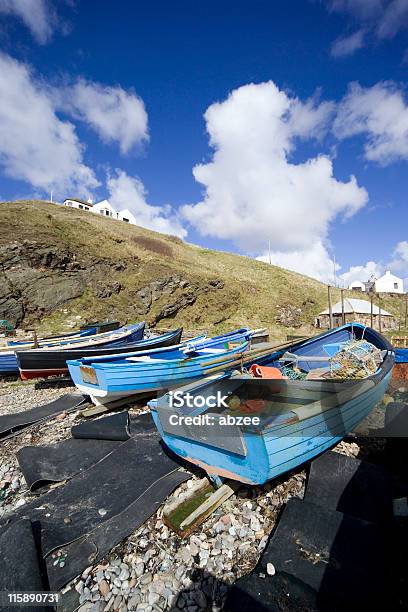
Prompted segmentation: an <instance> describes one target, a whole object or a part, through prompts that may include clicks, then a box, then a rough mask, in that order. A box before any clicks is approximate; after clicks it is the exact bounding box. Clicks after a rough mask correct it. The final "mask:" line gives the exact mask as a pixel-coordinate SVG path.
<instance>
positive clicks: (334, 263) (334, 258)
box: [333, 253, 337, 287]
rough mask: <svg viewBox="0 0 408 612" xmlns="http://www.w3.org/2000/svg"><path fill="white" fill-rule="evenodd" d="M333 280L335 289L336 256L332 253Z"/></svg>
mask: <svg viewBox="0 0 408 612" xmlns="http://www.w3.org/2000/svg"><path fill="white" fill-rule="evenodd" d="M333 278H334V286H335V287H337V277H336V256H335V254H334V253H333Z"/></svg>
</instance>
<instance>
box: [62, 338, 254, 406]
mask: <svg viewBox="0 0 408 612" xmlns="http://www.w3.org/2000/svg"><path fill="white" fill-rule="evenodd" d="M250 336H251V331H250V330H249V329H248V328H242V329H239V330H236V331H234V332H230V333H228V334H224V335H221V336H215V337H213V338H198V339H197V338H196V339H194V340H193V341H189V342H187V343H184V344H182V345H179V346H178V347H171V348H168V349H154V350H151V351H146V352H138V353H126V354H124V355H116V356H115V355H110V356H108V357H99V358H94V357H90V358H88V359H86V358H85V359H80V360H75V361H71V360H70V361H67V364H68V369H69V373H70V375H71V378H72V380H73V381H74V383H75V385H76V386H77V387H78V389H79V390H80V391H81V392H82V393H86V394H88V395H90V397H91V399H92V401H93V402H94V403H95V404H107V403H109V402H112V401H115V400H119V399H123V398H126V397H131V396H136V395H138V394H141V393H142V394H145V393H155V392H157V391H160V390H162V389H165V388H168V387H174V386H177V385H181V384H183V383H185V382H186V381H188V380H196V379H198V378H202V377H203V376H206V375H207V374H209V373H211V372H215V371H220V370H222V369H225V368H226V367H228V365H231V367H233V365H236V364H239V360H240V359H241V358H242V354H243V352H244V351H245V350H246V349H247V347H248V339H249V338H250ZM237 343H238V346H237V347H235V348H226V347H228V346H231V345H235V344H237Z"/></svg>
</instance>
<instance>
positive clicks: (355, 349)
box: [329, 340, 382, 378]
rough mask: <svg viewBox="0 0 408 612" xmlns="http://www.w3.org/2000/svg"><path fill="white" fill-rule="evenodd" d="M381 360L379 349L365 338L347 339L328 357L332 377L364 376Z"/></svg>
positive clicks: (369, 373)
mask: <svg viewBox="0 0 408 612" xmlns="http://www.w3.org/2000/svg"><path fill="white" fill-rule="evenodd" d="M381 361H382V356H381V350H380V349H378V348H377V347H376V346H374V344H371V342H367V340H349V341H348V342H346V343H344V344H343V346H342V348H341V349H340V350H339V351H338V352H337V353H336V354H335V355H333V357H331V358H330V359H329V363H330V375H331V377H332V378H366V377H367V376H371V375H372V374H375V372H376V371H377V369H378V366H379V364H380V363H381Z"/></svg>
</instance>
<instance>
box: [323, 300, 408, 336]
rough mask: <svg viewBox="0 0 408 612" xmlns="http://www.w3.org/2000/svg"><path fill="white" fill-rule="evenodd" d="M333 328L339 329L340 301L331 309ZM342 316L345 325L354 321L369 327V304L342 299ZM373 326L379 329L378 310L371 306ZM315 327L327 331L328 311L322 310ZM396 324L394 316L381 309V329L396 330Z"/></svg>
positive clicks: (363, 301)
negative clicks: (343, 316)
mask: <svg viewBox="0 0 408 612" xmlns="http://www.w3.org/2000/svg"><path fill="white" fill-rule="evenodd" d="M332 314H333V327H340V325H342V324H343V322H342V309H341V301H340V302H337V304H334V306H333V307H332ZM344 315H345V320H346V323H351V322H353V321H356V322H357V323H362V324H363V325H368V326H370V325H371V303H370V302H369V301H367V300H358V299H354V298H344ZM373 326H374V328H375V329H379V328H380V308H379V307H378V306H377V305H376V304H373ZM315 327H318V328H320V329H329V327H330V316H329V309H328V308H327V309H326V310H323V312H321V313H320V314H319V315H318V316H317V317H316V319H315ZM397 327H398V323H397V320H396V318H395V317H394V315H392V314H391V313H390V312H388V311H387V310H384V309H383V308H381V329H382V330H387V329H397Z"/></svg>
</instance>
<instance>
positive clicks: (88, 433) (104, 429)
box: [71, 411, 151, 442]
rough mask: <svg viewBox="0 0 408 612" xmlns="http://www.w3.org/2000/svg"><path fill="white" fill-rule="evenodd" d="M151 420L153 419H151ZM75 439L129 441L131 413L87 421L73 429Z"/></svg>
mask: <svg viewBox="0 0 408 612" xmlns="http://www.w3.org/2000/svg"><path fill="white" fill-rule="evenodd" d="M150 418H151V417H150ZM71 433H72V437H73V438H86V439H88V438H90V439H93V440H119V441H123V442H124V441H125V440H128V439H129V437H130V435H129V413H128V412H126V411H125V412H119V413H116V414H111V415H109V416H106V417H103V418H101V419H96V420H94V421H85V422H84V423H80V424H79V425H74V427H72V428H71Z"/></svg>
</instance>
